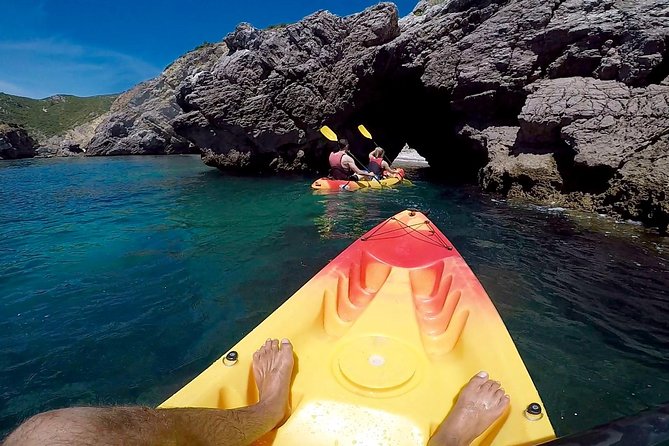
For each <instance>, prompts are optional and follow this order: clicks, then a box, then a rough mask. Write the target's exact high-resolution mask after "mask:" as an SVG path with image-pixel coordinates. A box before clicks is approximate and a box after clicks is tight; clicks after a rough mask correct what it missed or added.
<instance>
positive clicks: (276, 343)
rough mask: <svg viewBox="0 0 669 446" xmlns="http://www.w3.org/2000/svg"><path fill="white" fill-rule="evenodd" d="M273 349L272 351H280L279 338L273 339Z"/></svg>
mask: <svg viewBox="0 0 669 446" xmlns="http://www.w3.org/2000/svg"><path fill="white" fill-rule="evenodd" d="M271 349H272V352H278V351H279V340H278V339H272V344H271Z"/></svg>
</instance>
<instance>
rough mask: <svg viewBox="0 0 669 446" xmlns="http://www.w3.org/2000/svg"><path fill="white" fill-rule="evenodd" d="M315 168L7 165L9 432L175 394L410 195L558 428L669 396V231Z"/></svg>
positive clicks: (1, 186)
mask: <svg viewBox="0 0 669 446" xmlns="http://www.w3.org/2000/svg"><path fill="white" fill-rule="evenodd" d="M309 183H310V181H309V180H306V179H304V180H303V179H295V178H292V179H282V178H263V179H258V178H240V177H230V176H223V175H221V174H220V173H219V172H218V171H216V170H214V169H210V168H208V167H206V166H204V165H202V164H201V162H200V161H199V159H198V158H197V157H123V158H94V159H69V160H65V159H54V160H28V161H11V162H3V163H0V333H1V334H2V336H0V438H1V436H2V435H4V434H5V433H7V432H8V431H9V430H10V429H11V428H12V427H14V426H15V425H16V424H17V423H18V422H19V421H20V420H22V419H24V418H25V417H28V416H30V415H32V414H34V413H37V412H39V411H43V410H47V409H51V408H56V407H63V406H69V405H75V404H79V405H82V404H83V405H91V404H147V405H156V404H158V403H160V402H161V401H163V400H164V399H165V398H167V397H168V396H170V395H171V394H172V393H173V392H174V391H176V390H177V389H179V388H180V387H181V386H182V385H184V384H185V383H186V382H187V381H188V380H189V379H191V378H192V377H194V376H195V375H196V374H198V373H199V372H200V371H201V370H202V369H204V368H205V367H206V366H207V365H209V363H211V362H212V361H213V360H215V359H216V358H217V357H219V356H220V355H221V354H222V353H223V352H225V351H226V350H227V348H228V347H229V346H230V345H232V344H233V343H234V342H236V341H237V340H238V339H240V338H241V337H243V336H244V334H245V333H246V332H247V331H249V330H250V329H251V328H253V327H254V326H255V325H256V324H258V323H259V322H260V321H261V320H262V319H263V318H264V317H265V316H267V315H268V314H269V313H271V312H272V311H273V310H274V309H275V308H276V307H277V306H278V305H279V304H280V303H282V302H283V301H284V300H285V299H286V298H287V297H289V296H290V295H291V294H292V293H293V292H294V291H295V290H297V289H298V288H299V287H300V286H301V285H302V284H303V283H304V282H306V281H307V280H308V279H309V278H311V276H313V275H314V274H315V273H316V272H317V271H318V270H319V269H321V268H322V267H323V266H325V265H326V264H327V262H328V260H330V259H332V258H334V257H335V256H336V255H337V254H338V253H339V252H340V251H341V250H342V249H344V248H345V247H346V246H348V244H350V243H351V242H352V241H353V240H354V238H355V237H357V236H359V235H361V234H362V233H363V232H365V231H366V230H367V229H369V228H371V227H372V226H374V225H375V224H377V223H378V222H379V221H380V220H381V219H383V218H386V217H389V216H391V215H392V214H394V213H396V212H398V211H400V210H402V209H404V208H408V207H415V208H420V209H430V210H431V214H430V217H431V219H432V220H433V221H434V222H435V223H436V224H437V226H438V227H439V228H440V229H442V231H443V232H444V233H445V234H446V235H447V236H448V237H449V238H450V240H451V241H452V242H453V243H454V244H455V245H456V246H457V247H458V250H459V251H460V252H461V253H462V255H463V256H464V257H465V259H466V260H467V262H468V263H469V264H470V266H471V267H472V269H473V270H474V272H475V273H476V274H477V275H478V277H479V279H480V280H481V282H482V283H483V285H484V287H485V288H486V290H487V291H488V294H489V295H490V296H491V298H492V300H493V301H494V303H495V305H496V306H497V308H498V310H499V312H500V314H501V315H502V317H503V318H504V320H505V322H506V324H507V326H508V328H509V331H510V333H511V335H512V337H513V338H514V340H515V341H516V343H517V346H518V349H519V350H520V352H521V354H522V355H523V358H524V359H525V362H526V364H527V367H528V369H529V371H530V373H531V375H532V376H533V378H534V380H535V383H536V385H537V387H538V389H539V391H540V393H541V394H542V397H543V400H544V402H545V404H546V406H547V410H548V412H549V414H550V416H551V420H552V421H553V424H554V426H555V428H556V430H557V432H558V434H562V435H564V434H568V433H571V432H574V431H577V430H581V429H584V428H588V427H591V426H593V425H596V424H599V423H603V422H606V421H609V420H611V419H613V418H616V417H620V416H623V415H628V414H632V413H635V412H637V411H639V410H642V409H645V408H647V407H648V406H651V405H654V404H659V403H661V402H664V401H669V374H668V373H667V370H668V369H667V364H668V363H669V362H668V361H669V351H668V350H667V345H669V324H668V323H667V320H668V319H669V244H668V243H667V242H666V241H662V240H661V239H656V238H654V237H653V236H651V235H649V234H647V233H645V232H644V231H642V230H640V229H636V228H630V227H627V226H624V225H614V224H610V223H606V222H605V221H600V220H601V219H600V220H598V219H596V218H595V219H594V220H593V219H588V218H584V219H580V218H576V219H574V218H572V217H570V216H567V215H564V214H563V213H560V212H557V211H556V210H550V209H542V208H536V207H532V206H527V205H522V204H521V205H518V204H513V203H507V202H503V201H499V200H496V199H494V197H490V196H485V195H481V194H479V193H477V192H474V191H473V190H470V189H467V188H455V187H450V186H446V185H440V184H435V183H429V182H427V181H425V180H421V179H420V174H419V177H418V180H416V186H415V187H411V188H406V187H403V188H398V189H394V190H383V191H373V192H371V191H364V190H363V191H358V192H354V193H337V194H329V195H316V194H314V193H312V192H311V191H310V190H309V188H308V186H309ZM595 220H596V221H597V223H593V221H595Z"/></svg>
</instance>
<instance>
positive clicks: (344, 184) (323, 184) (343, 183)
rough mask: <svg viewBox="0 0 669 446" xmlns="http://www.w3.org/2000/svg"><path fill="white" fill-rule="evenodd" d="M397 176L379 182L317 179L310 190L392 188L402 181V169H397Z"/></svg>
mask: <svg viewBox="0 0 669 446" xmlns="http://www.w3.org/2000/svg"><path fill="white" fill-rule="evenodd" d="M398 170H399V171H400V174H399V176H397V177H389V178H383V179H381V180H378V181H377V180H360V181H354V180H333V179H331V178H325V177H324V178H319V179H317V180H316V181H314V182H313V183H311V188H312V189H316V190H348V191H353V190H357V189H360V188H363V187H369V188H372V189H381V188H384V187H390V186H394V185H396V184H399V183H401V182H402V181H403V180H404V169H402V168H400V169H398Z"/></svg>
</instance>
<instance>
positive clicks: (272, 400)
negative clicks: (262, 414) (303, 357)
mask: <svg viewBox="0 0 669 446" xmlns="http://www.w3.org/2000/svg"><path fill="white" fill-rule="evenodd" d="M293 363H294V359H293V346H292V344H291V343H290V341H289V340H288V339H283V340H281V346H280V348H279V340H278V339H268V340H267V341H266V342H265V343H264V344H263V345H262V347H260V348H259V349H258V351H257V352H255V353H254V354H253V376H254V378H255V380H256V386H258V392H259V394H260V402H259V403H258V404H261V405H263V406H264V407H263V410H264V411H266V413H267V414H268V415H269V416H270V417H271V418H272V420H275V421H276V423H275V425H274V426H276V425H278V424H279V423H281V422H282V421H283V420H284V419H286V418H287V417H288V415H289V414H290V401H289V396H290V379H291V376H292V373H293Z"/></svg>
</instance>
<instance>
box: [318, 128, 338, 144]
mask: <svg viewBox="0 0 669 446" xmlns="http://www.w3.org/2000/svg"><path fill="white" fill-rule="evenodd" d="M320 130H321V133H322V134H323V136H325V137H326V138H327V139H329V140H330V141H337V134H336V133H335V132H333V131H332V129H331V128H330V127H328V126H327V125H324V126H323V127H321V129H320Z"/></svg>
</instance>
